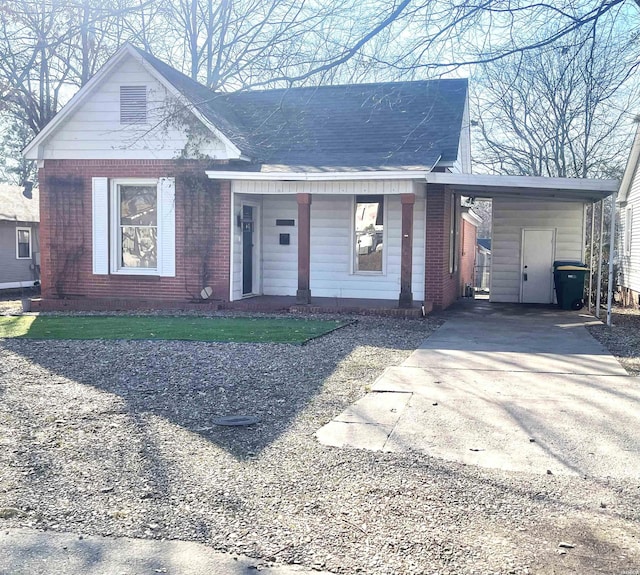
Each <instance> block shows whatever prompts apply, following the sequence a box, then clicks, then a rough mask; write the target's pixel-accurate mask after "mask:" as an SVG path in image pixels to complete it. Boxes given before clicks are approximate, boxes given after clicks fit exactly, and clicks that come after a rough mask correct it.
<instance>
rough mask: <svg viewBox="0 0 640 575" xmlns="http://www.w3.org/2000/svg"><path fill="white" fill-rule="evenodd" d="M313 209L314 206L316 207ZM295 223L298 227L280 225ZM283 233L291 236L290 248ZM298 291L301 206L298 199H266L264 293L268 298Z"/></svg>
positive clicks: (288, 197)
mask: <svg viewBox="0 0 640 575" xmlns="http://www.w3.org/2000/svg"><path fill="white" fill-rule="evenodd" d="M312 207H313V206H312ZM276 220H293V221H294V223H295V225H294V226H276ZM280 234H289V240H290V243H289V245H288V246H281V245H280ZM297 289H298V204H297V202H296V197H295V196H289V195H287V196H263V198H262V290H263V293H264V294H265V295H296V291H297Z"/></svg>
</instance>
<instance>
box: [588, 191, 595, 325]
mask: <svg viewBox="0 0 640 575" xmlns="http://www.w3.org/2000/svg"><path fill="white" fill-rule="evenodd" d="M595 227H596V203H595V202H592V203H591V248H590V249H589V258H590V261H589V313H591V310H592V308H593V303H592V302H593V263H594V255H593V246H594V237H593V234H594V232H595V231H596V230H595Z"/></svg>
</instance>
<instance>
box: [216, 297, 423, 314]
mask: <svg viewBox="0 0 640 575" xmlns="http://www.w3.org/2000/svg"><path fill="white" fill-rule="evenodd" d="M219 309H225V310H234V311H248V312H261V313H271V312H281V313H282V312H289V313H299V314H314V313H336V314H345V313H349V314H357V315H374V316H384V317H398V318H419V317H422V316H423V315H426V314H428V313H429V312H431V306H430V305H429V306H428V307H427V308H425V307H424V306H423V305H421V303H414V304H413V305H412V306H411V307H405V308H399V307H398V304H397V302H396V301H393V300H385V299H365V298H336V297H315V296H314V297H311V301H310V302H309V303H307V304H301V303H298V301H297V298H296V296H256V297H252V298H247V299H243V300H236V301H232V302H226V303H222V304H219Z"/></svg>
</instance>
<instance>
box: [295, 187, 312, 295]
mask: <svg viewBox="0 0 640 575" xmlns="http://www.w3.org/2000/svg"><path fill="white" fill-rule="evenodd" d="M296 199H297V201H298V291H297V292H296V299H297V301H298V303H301V304H304V303H311V289H310V288H309V285H310V283H309V275H310V273H311V263H310V260H311V194H297V195H296Z"/></svg>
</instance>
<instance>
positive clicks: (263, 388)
mask: <svg viewBox="0 0 640 575" xmlns="http://www.w3.org/2000/svg"><path fill="white" fill-rule="evenodd" d="M413 325H414V326H415V329H421V328H420V324H419V322H415V324H413ZM379 329H381V330H383V329H384V325H381V327H380V328H379ZM345 330H347V331H349V330H351V332H352V333H351V334H350V335H349V334H345V337H343V336H342V335H341V332H344V331H345ZM428 333H429V332H426V331H425V334H424V335H425V337H426V336H427V335H428ZM334 342H335V345H334ZM362 345H367V346H371V347H372V353H375V351H374V350H375V348H376V346H377V345H378V343H377V342H376V330H375V329H373V330H372V329H370V328H367V327H366V326H361V325H359V324H357V323H356V324H354V325H352V326H349V327H347V328H343V330H340V332H337V333H336V334H332V335H329V336H327V337H324V338H321V339H319V340H315V341H313V342H311V343H309V344H307V345H306V346H293V345H288V344H233V343H228V344H220V343H206V342H171V341H159V342H153V341H120V340H115V341H100V340H94V341H73V342H70V341H53V340H48V341H33V340H17V339H14V340H4V341H2V342H0V349H2V348H4V349H6V350H8V351H10V352H13V353H16V354H19V355H20V356H22V357H23V358H25V359H27V360H28V361H29V362H31V363H32V364H33V365H34V366H36V367H39V368H44V369H45V370H46V372H48V373H49V374H51V377H42V375H37V376H36V378H35V380H34V381H32V382H30V386H33V387H31V391H32V392H33V393H34V394H37V395H38V397H39V398H47V399H46V401H45V402H44V403H43V404H41V406H40V407H41V409H40V411H39V413H32V416H35V417H41V418H43V419H44V421H43V423H44V422H45V421H46V420H53V421H55V420H56V419H59V418H65V419H66V420H69V419H72V418H79V419H84V420H86V419H87V418H89V419H96V418H97V419H104V417H105V415H106V417H107V418H108V417H109V416H108V415H107V414H108V412H109V410H112V411H115V414H116V416H118V417H120V416H123V415H125V414H126V415H127V416H128V417H129V418H130V419H131V420H132V421H133V422H135V426H136V428H138V429H139V430H140V429H142V428H143V427H144V426H145V425H146V423H148V421H149V417H150V416H157V417H160V418H163V419H165V420H167V421H168V422H170V423H172V424H175V425H177V426H180V427H181V428H184V429H185V430H187V431H190V432H192V433H196V434H198V435H200V436H202V437H203V438H205V439H206V440H208V441H210V442H212V443H214V444H215V445H217V446H219V447H221V448H223V449H224V450H226V451H227V452H229V453H230V454H232V455H233V456H234V457H236V458H238V459H245V458H251V457H255V456H256V455H258V454H259V453H260V452H261V451H262V450H263V449H265V448H266V447H267V446H269V445H270V444H271V443H273V442H274V441H275V440H276V439H277V438H278V437H280V436H281V435H282V434H283V433H284V432H285V431H286V430H287V429H288V428H289V427H290V426H291V424H292V423H293V422H294V421H295V420H296V418H297V417H298V416H299V415H300V414H301V413H302V412H304V411H305V409H306V408H307V407H308V405H309V403H310V402H312V401H313V400H314V398H315V397H316V396H317V395H318V393H319V391H320V390H321V389H322V386H323V384H324V382H325V380H326V378H328V377H329V376H331V374H332V373H334V371H335V370H336V369H337V368H338V366H339V365H340V364H341V362H342V361H343V360H344V359H345V358H346V357H347V356H349V355H350V354H351V353H352V352H353V351H354V350H355V349H357V348H358V347H360V346H362ZM403 346H404V347H407V345H406V343H404V342H403V341H401V340H399V341H397V342H394V345H393V348H394V349H402V348H403ZM407 349H413V347H412V346H409V347H408V348H407ZM27 369H28V368H27ZM40 371H42V370H40ZM46 372H45V373H46ZM350 375H352V377H353V378H354V379H357V378H358V377H359V375H361V374H359V373H357V372H354V373H353V374H350ZM70 383H71V384H73V383H78V384H81V385H82V386H89V387H90V388H93V389H96V390H99V391H101V392H106V393H107V394H109V395H102V396H101V397H99V398H98V397H92V398H91V399H85V400H84V401H82V402H80V401H79V400H78V390H77V389H76V388H75V387H74V386H73V385H69V384H70ZM25 391H28V390H25ZM25 398H26V396H25ZM324 401H325V403H326V402H329V403H330V402H331V401H332V398H325V400H324ZM336 402H337V404H338V407H337V409H340V408H341V407H342V405H341V404H339V399H336ZM32 406H33V403H32ZM73 406H76V408H74V407H73ZM105 412H107V414H105ZM221 416H252V417H255V418H258V420H259V422H258V423H257V424H254V425H249V426H234V427H225V426H220V425H216V424H215V423H214V420H215V419H216V418H218V417H221ZM44 424H45V425H46V423H44Z"/></svg>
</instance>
